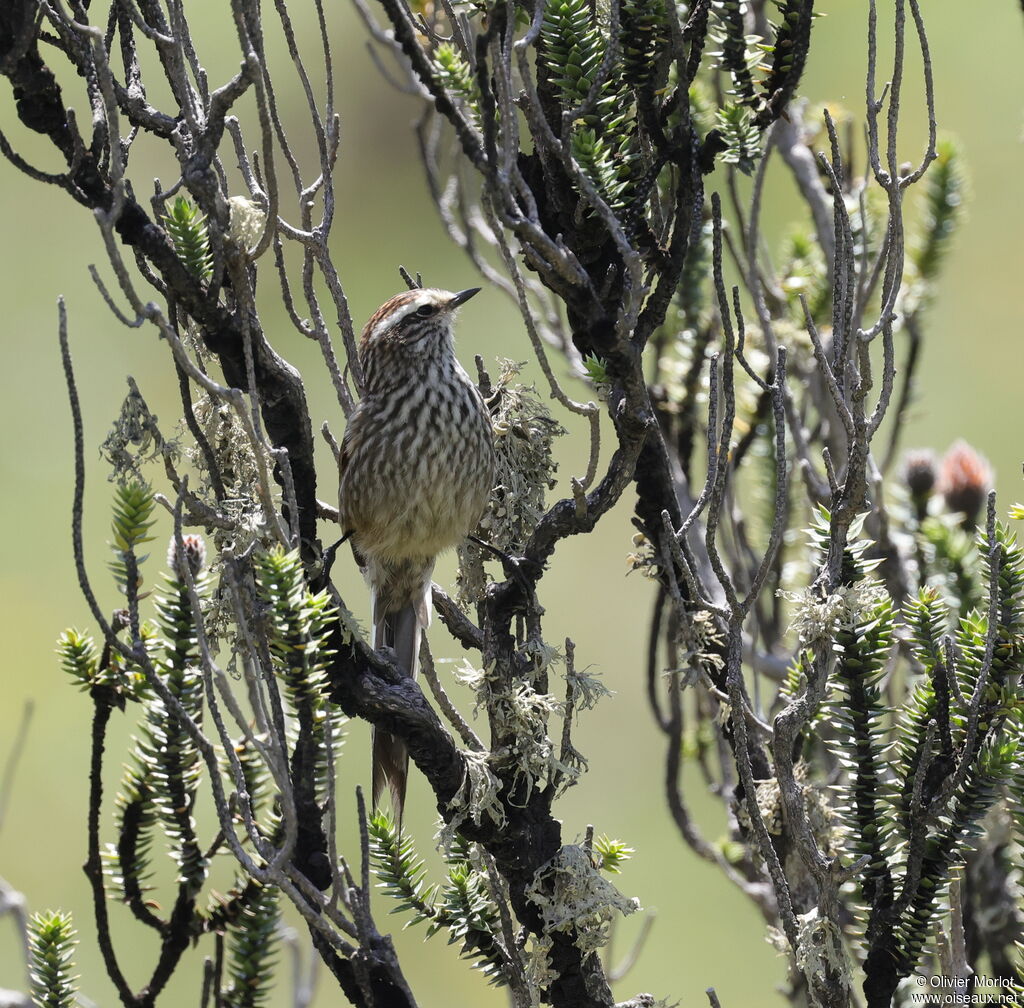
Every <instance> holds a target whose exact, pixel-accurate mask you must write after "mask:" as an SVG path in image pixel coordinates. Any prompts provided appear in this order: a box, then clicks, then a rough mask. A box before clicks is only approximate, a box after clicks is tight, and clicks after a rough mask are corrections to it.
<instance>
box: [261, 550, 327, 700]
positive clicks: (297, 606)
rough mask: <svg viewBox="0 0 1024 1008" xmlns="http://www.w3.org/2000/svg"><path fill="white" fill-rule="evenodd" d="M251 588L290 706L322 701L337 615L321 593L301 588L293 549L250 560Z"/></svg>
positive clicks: (300, 572)
mask: <svg viewBox="0 0 1024 1008" xmlns="http://www.w3.org/2000/svg"><path fill="white" fill-rule="evenodd" d="M255 574H256V588H257V592H258V593H259V596H260V599H261V601H262V602H264V603H265V604H266V607H267V609H266V613H267V641H268V643H269V645H270V651H271V654H272V655H273V657H274V659H275V665H276V667H277V669H278V671H279V672H280V674H281V676H282V679H283V680H284V684H285V689H286V690H287V692H288V693H289V696H290V697H291V698H292V700H293V702H295V703H299V702H302V701H305V700H310V701H315V702H317V703H319V702H320V701H322V700H323V699H324V694H325V690H326V679H325V675H324V663H325V662H326V660H327V659H328V658H329V657H330V654H331V652H330V651H329V650H328V648H327V641H328V635H329V632H330V628H331V625H332V624H333V623H334V621H335V619H336V613H335V612H334V610H333V608H332V607H331V603H330V598H329V596H328V594H327V592H326V591H322V592H320V593H319V594H313V593H312V592H311V591H310V590H309V588H308V587H307V585H306V580H305V574H304V572H303V569H302V561H301V560H300V558H299V553H298V550H293V551H292V552H290V553H288V552H285V550H284V549H282V548H280V547H278V548H276V549H272V550H269V551H267V552H265V553H261V554H260V555H258V556H257V557H256V558H255Z"/></svg>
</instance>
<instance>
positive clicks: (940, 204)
mask: <svg viewBox="0 0 1024 1008" xmlns="http://www.w3.org/2000/svg"><path fill="white" fill-rule="evenodd" d="M936 153H937V155H938V156H937V157H936V159H935V163H934V164H933V165H932V167H931V170H930V171H929V172H928V174H927V176H925V205H924V214H923V220H922V222H921V226H920V231H919V234H918V237H917V240H916V241H915V243H914V248H913V249H912V250H911V253H910V259H911V262H912V263H913V265H914V267H915V268H916V269H917V272H918V274H919V275H920V277H921V279H922V280H924V281H925V282H926V283H931V282H932V281H934V280H935V279H936V278H937V277H938V274H939V270H940V268H941V266H942V263H943V260H944V259H945V256H946V253H947V252H948V250H949V246H950V242H951V239H952V237H953V234H954V233H955V232H956V227H957V224H958V223H959V220H960V217H961V215H962V213H963V201H964V196H965V190H966V187H967V182H966V176H965V174H964V168H963V155H962V154H961V151H960V147H959V145H958V144H957V143H956V141H955V140H953V139H951V138H949V137H944V138H942V139H940V140H939V141H938V144H937V146H936Z"/></svg>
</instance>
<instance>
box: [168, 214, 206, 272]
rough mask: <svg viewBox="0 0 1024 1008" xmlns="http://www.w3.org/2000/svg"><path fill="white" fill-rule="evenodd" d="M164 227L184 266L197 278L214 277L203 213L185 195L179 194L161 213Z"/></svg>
mask: <svg viewBox="0 0 1024 1008" xmlns="http://www.w3.org/2000/svg"><path fill="white" fill-rule="evenodd" d="M164 226H165V227H166V228H167V233H168V234H169V235H170V236H171V241H172V242H173V243H174V250H175V251H176V252H177V253H178V258H179V259H180V260H181V261H182V262H183V263H184V264H185V268H186V269H187V270H188V271H189V273H191V274H192V275H193V276H194V277H198V278H199V279H200V280H209V279H210V277H212V276H213V255H212V254H211V252H210V232H209V227H208V225H207V223H206V216H205V215H204V214H202V213H201V212H200V210H199V207H197V206H193V205H192V204H191V203H190V202H189V201H188V200H187V199H185V197H184V196H179V197H178V198H177V199H176V200H175V201H174V205H173V206H172V207H171V211H170V213H168V214H166V215H165V216H164Z"/></svg>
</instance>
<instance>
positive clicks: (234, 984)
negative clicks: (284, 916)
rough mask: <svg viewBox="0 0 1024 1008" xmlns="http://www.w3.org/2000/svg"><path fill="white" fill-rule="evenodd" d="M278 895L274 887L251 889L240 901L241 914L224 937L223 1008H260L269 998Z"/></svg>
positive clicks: (274, 959) (279, 914)
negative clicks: (225, 976) (225, 980)
mask: <svg viewBox="0 0 1024 1008" xmlns="http://www.w3.org/2000/svg"><path fill="white" fill-rule="evenodd" d="M279 901H280V900H279V893H278V890H277V889H275V888H274V887H273V886H265V887H263V886H252V887H251V888H250V891H249V892H248V894H247V896H246V897H245V898H244V899H242V900H241V901H240V913H239V914H238V915H237V917H236V919H235V920H234V921H233V922H232V923H231V924H230V925H229V927H228V933H227V945H228V950H227V975H228V977H229V982H228V984H227V985H226V986H225V988H224V989H223V991H222V992H221V1003H222V1004H223V1005H224V1006H225V1008H260V1005H264V1004H266V1003H267V1001H268V999H269V998H270V994H271V987H272V981H273V977H274V971H275V969H276V966H277V960H276V955H275V953H276V946H277V940H278V926H279V923H280V916H281V911H280V905H279Z"/></svg>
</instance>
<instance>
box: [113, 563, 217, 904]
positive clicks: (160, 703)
mask: <svg viewBox="0 0 1024 1008" xmlns="http://www.w3.org/2000/svg"><path fill="white" fill-rule="evenodd" d="M177 552H178V547H177V546H175V545H173V544H172V548H171V551H170V553H171V556H170V558H169V559H170V560H171V567H172V570H171V572H170V573H167V574H165V575H164V576H163V587H162V590H161V591H160V593H159V594H158V595H157V598H156V626H155V629H156V634H155V636H154V637H152V638H151V639H150V641H149V642H148V647H147V651H148V653H149V655H150V658H151V660H152V662H153V665H154V667H155V669H156V670H157V673H158V674H159V675H160V678H161V680H162V681H163V683H164V684H165V686H166V687H167V689H168V691H169V692H170V693H171V695H172V696H174V697H175V699H176V700H177V701H178V703H179V704H180V705H181V708H182V709H183V711H184V713H185V714H186V715H187V716H188V717H189V718H190V719H191V720H192V721H194V722H196V723H199V722H201V720H202V713H203V701H204V694H203V689H204V686H203V677H202V672H201V663H200V658H199V654H198V639H197V632H196V621H195V614H194V612H193V609H192V598H191V595H190V592H189V588H188V585H187V584H186V583H185V575H184V571H183V570H182V566H181V562H180V561H176V556H177ZM193 584H194V587H195V591H196V593H197V598H198V597H201V596H202V595H203V594H205V592H206V590H207V584H208V582H207V578H206V576H205V574H204V573H203V572H202V571H201V570H199V569H197V570H196V572H195V574H194V575H193ZM202 770H203V766H202V759H201V757H200V754H199V750H198V748H197V747H196V744H195V741H194V739H193V738H192V736H191V735H190V734H189V732H188V730H187V728H186V726H185V723H184V722H183V720H182V718H181V716H180V714H179V713H178V711H177V710H175V709H174V708H172V707H169V706H168V705H167V704H166V703H165V701H164V700H163V698H162V697H161V696H159V694H157V693H155V692H154V691H147V692H146V695H145V697H144V699H143V702H142V722H141V725H140V727H139V732H138V735H137V744H136V749H135V760H134V765H133V766H130V767H129V768H128V769H127V770H126V773H125V777H124V779H123V780H122V784H121V792H120V794H119V795H118V801H117V805H118V813H119V818H120V826H121V836H122V843H121V845H120V850H119V851H118V852H117V856H116V857H111V859H110V860H111V869H112V872H113V874H114V878H115V881H116V882H118V883H119V884H120V886H121V887H122V890H123V891H124V894H125V896H126V897H129V898H131V897H133V896H134V895H136V890H137V889H138V888H139V886H140V884H141V882H142V880H143V879H145V877H146V876H147V874H148V856H147V855H148V850H149V846H150V843H151V839H152V838H151V833H150V830H151V828H152V827H153V826H154V825H155V824H156V823H159V824H160V825H161V826H162V828H163V830H164V833H165V835H166V837H167V839H168V840H169V841H170V849H171V853H172V857H173V858H174V860H175V862H176V864H177V866H178V880H179V882H181V883H183V884H186V885H189V886H192V887H193V888H198V887H199V886H201V885H202V883H203V881H204V880H205V878H206V873H207V867H208V866H207V861H206V857H205V856H204V854H203V853H202V851H201V849H200V847H199V843H198V840H197V839H196V829H195V819H194V816H193V809H194V806H195V801H196V792H197V790H198V787H199V783H200V780H201V777H202ZM129 839H131V840H133V842H132V843H128V842H127V841H128V840H129Z"/></svg>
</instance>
